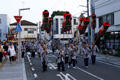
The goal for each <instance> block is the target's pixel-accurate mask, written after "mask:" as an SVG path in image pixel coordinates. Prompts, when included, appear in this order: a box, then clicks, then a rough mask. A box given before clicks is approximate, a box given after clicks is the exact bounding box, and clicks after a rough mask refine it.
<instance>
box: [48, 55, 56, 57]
mask: <svg viewBox="0 0 120 80" xmlns="http://www.w3.org/2000/svg"><path fill="white" fill-rule="evenodd" d="M48 57H55V58H56V56H55V55H49V56H48Z"/></svg>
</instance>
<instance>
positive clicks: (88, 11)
mask: <svg viewBox="0 0 120 80" xmlns="http://www.w3.org/2000/svg"><path fill="white" fill-rule="evenodd" d="M87 17H89V0H87ZM88 43H89V45H90V24H88Z"/></svg>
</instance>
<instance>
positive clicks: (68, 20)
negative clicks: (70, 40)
mask: <svg viewBox="0 0 120 80" xmlns="http://www.w3.org/2000/svg"><path fill="white" fill-rule="evenodd" d="M71 20H72V17H71V14H70V13H69V12H65V13H64V21H63V24H62V25H63V26H62V30H63V31H64V32H66V31H69V30H70V29H71V27H72V23H71Z"/></svg>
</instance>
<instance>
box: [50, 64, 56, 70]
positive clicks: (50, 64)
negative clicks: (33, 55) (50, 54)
mask: <svg viewBox="0 0 120 80" xmlns="http://www.w3.org/2000/svg"><path fill="white" fill-rule="evenodd" d="M49 65H50V66H51V67H52V68H53V69H57V67H55V66H54V65H53V64H51V63H49Z"/></svg>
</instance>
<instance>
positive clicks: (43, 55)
mask: <svg viewBox="0 0 120 80" xmlns="http://www.w3.org/2000/svg"><path fill="white" fill-rule="evenodd" d="M41 62H42V67H43V72H45V71H47V63H48V53H47V48H46V47H43V50H42V49H41Z"/></svg>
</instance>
